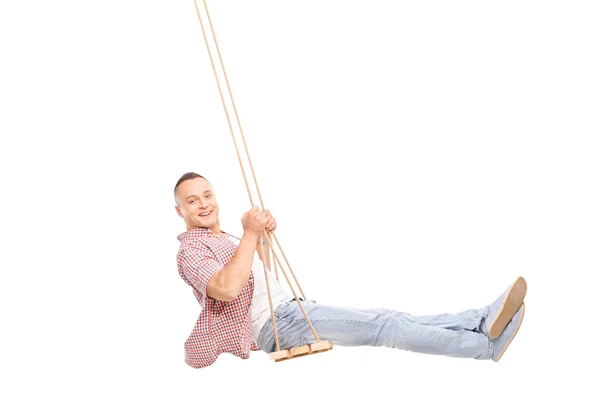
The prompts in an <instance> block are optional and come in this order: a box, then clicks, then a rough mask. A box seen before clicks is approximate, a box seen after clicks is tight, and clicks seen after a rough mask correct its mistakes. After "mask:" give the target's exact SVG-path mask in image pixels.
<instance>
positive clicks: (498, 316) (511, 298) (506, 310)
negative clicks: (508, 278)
mask: <svg viewBox="0 0 600 400" xmlns="http://www.w3.org/2000/svg"><path fill="white" fill-rule="evenodd" d="M526 293H527V282H525V279H524V278H523V277H521V276H520V277H518V278H517V279H516V280H515V281H514V282H513V284H512V285H510V287H509V288H508V289H506V290H505V291H504V293H502V295H501V296H500V297H498V298H497V299H496V301H494V302H493V303H492V304H490V305H489V306H488V315H487V317H486V318H485V319H484V321H483V323H482V324H481V332H482V333H484V334H486V335H488V336H489V337H491V338H492V339H497V338H498V337H499V336H500V334H501V333H502V331H503V330H504V328H505V327H506V325H507V324H508V323H509V321H510V320H511V319H512V318H513V315H515V313H516V312H517V311H518V310H519V307H521V304H523V301H524V300H525V294H526Z"/></svg>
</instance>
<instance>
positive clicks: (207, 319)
mask: <svg viewBox="0 0 600 400" xmlns="http://www.w3.org/2000/svg"><path fill="white" fill-rule="evenodd" d="M221 232H223V233H226V232H225V231H221ZM177 239H178V240H179V241H180V242H181V244H180V246H179V251H178V252H177V268H178V270H179V275H180V276H181V278H183V280H184V281H185V282H186V283H187V284H188V285H190V286H191V287H192V289H193V292H194V295H195V296H196V299H197V300H198V303H200V306H201V307H202V311H201V312H200V315H199V317H198V319H197V321H196V325H195V326H194V329H193V330H192V333H191V334H190V335H189V337H188V338H187V340H186V341H185V343H184V350H185V362H186V363H187V364H188V365H190V366H191V367H193V368H204V367H208V366H209V365H211V364H213V363H214V362H215V361H216V360H217V357H218V356H219V355H220V354H221V353H231V354H233V355H236V356H238V357H240V358H242V359H248V358H249V357H250V351H257V350H260V349H259V348H258V346H257V345H256V343H254V340H253V339H252V319H251V315H250V305H251V303H252V295H253V293H254V276H253V275H252V272H251V273H250V278H249V279H248V282H247V283H246V286H244V288H243V289H242V291H241V293H240V294H239V295H238V297H237V298H236V299H235V300H233V301H231V302H226V301H221V300H215V299H213V298H210V297H208V296H207V295H206V286H207V285H208V281H209V280H210V278H211V277H212V276H213V274H214V273H215V272H217V271H219V270H220V269H221V268H223V267H224V266H225V265H227V263H228V262H229V261H230V260H231V259H232V258H233V255H234V254H235V251H236V249H237V246H236V245H235V244H234V243H233V242H231V241H230V240H229V239H227V238H226V237H221V236H217V235H214V234H213V233H212V231H211V230H210V229H208V228H196V229H191V230H188V231H187V232H184V233H182V234H180V235H179V236H177Z"/></svg>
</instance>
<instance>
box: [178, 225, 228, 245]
mask: <svg viewBox="0 0 600 400" xmlns="http://www.w3.org/2000/svg"><path fill="white" fill-rule="evenodd" d="M221 233H224V234H225V235H228V236H229V233H228V232H225V231H224V230H222V229H221ZM209 236H216V235H215V234H214V233H213V232H212V230H211V229H210V228H193V229H189V230H187V231H185V232H183V233H180V234H179V235H177V239H178V240H179V241H180V242H181V241H184V240H187V239H197V238H200V237H209Z"/></svg>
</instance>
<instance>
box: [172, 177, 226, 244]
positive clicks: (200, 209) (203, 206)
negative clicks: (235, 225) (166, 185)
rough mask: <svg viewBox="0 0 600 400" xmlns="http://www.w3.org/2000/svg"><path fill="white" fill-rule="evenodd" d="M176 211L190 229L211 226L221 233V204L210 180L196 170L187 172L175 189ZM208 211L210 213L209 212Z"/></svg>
mask: <svg viewBox="0 0 600 400" xmlns="http://www.w3.org/2000/svg"><path fill="white" fill-rule="evenodd" d="M174 195H175V204H176V206H175V211H177V214H178V215H179V216H180V217H181V218H183V220H184V221H185V226H186V228H187V229H188V230H190V229H194V228H209V229H211V230H212V231H213V232H214V233H221V227H220V224H219V205H218V204H217V198H216V196H215V192H214V189H213V187H212V185H211V184H210V182H209V181H208V180H207V179H206V178H205V177H203V176H202V175H198V174H197V173H195V172H188V173H185V174H183V175H182V176H181V178H179V180H178V181H177V184H176V185H175V189H174ZM207 213H208V214H207Z"/></svg>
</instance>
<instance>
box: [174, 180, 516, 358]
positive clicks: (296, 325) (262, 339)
mask: <svg viewBox="0 0 600 400" xmlns="http://www.w3.org/2000/svg"><path fill="white" fill-rule="evenodd" d="M174 195H175V204H176V205H175V210H176V212H177V214H178V215H179V216H180V217H181V218H182V219H183V221H184V223H185V227H186V230H185V232H183V233H181V234H180V235H178V236H177V238H178V240H179V242H180V246H179V250H178V252H177V266H178V272H179V275H180V276H181V278H182V279H183V280H184V281H185V282H186V283H187V284H188V285H189V286H191V287H192V291H193V293H194V295H195V297H196V299H197V301H198V302H199V303H200V306H201V307H202V311H201V313H200V315H199V317H198V319H197V321H196V324H195V326H194V328H193V330H192V332H191V334H190V335H189V337H188V338H187V340H186V341H185V343H184V351H185V362H186V363H187V364H188V365H190V366H191V367H193V368H204V367H207V366H209V365H211V364H213V363H214V362H215V361H216V360H217V358H218V356H219V355H220V354H222V353H230V354H233V355H235V356H238V357H240V358H242V359H247V358H249V357H250V352H251V351H256V350H262V351H264V352H266V353H271V352H273V351H275V349H276V344H275V337H274V332H273V326H272V317H271V308H270V304H269V298H268V294H267V285H266V278H265V272H264V268H263V259H262V256H261V254H260V253H261V252H260V251H258V248H259V247H260V246H257V244H258V243H259V242H261V241H262V243H266V240H265V239H264V235H266V234H267V233H269V232H273V231H275V229H276V227H277V222H276V220H275V218H274V217H273V216H272V215H271V213H270V212H269V211H268V210H262V211H261V210H259V209H258V207H253V208H252V209H250V210H248V211H247V212H245V213H244V214H243V215H242V218H241V224H242V229H243V234H242V236H241V237H239V238H238V237H236V236H234V235H232V234H230V233H229V232H225V231H223V230H222V229H221V224H220V222H219V211H220V210H219V204H218V202H217V196H216V193H215V189H214V188H213V186H212V185H211V183H210V182H209V181H208V180H207V179H206V178H204V177H203V176H201V175H199V174H197V173H194V172H188V173H186V174H184V175H182V176H181V177H180V178H179V180H178V181H177V183H176V185H175V189H174ZM263 247H264V250H265V251H264V253H265V259H264V264H265V265H266V266H267V268H269V269H268V271H267V274H266V275H267V276H268V278H267V279H269V288H270V291H271V298H272V301H273V309H274V315H275V323H276V326H277V333H278V337H279V343H280V347H281V349H289V348H292V347H298V346H302V345H306V344H309V343H311V342H312V341H310V340H309V339H307V338H311V337H314V336H313V334H312V330H311V329H310V327H309V325H308V323H307V322H306V319H305V317H304V313H303V312H302V310H301V308H300V307H299V306H298V304H297V301H296V299H295V297H294V295H293V294H292V293H291V291H289V290H288V289H287V288H284V287H283V286H282V285H281V284H280V283H279V282H278V281H277V280H276V279H275V277H274V276H273V275H272V274H271V273H270V259H269V252H268V251H267V249H268V246H263ZM526 292H527V283H526V282H525V279H523V278H522V277H519V278H517V279H516V280H515V281H514V282H512V284H511V285H509V287H508V288H507V289H506V290H505V291H504V292H503V293H502V294H501V295H500V296H498V297H497V298H496V300H495V301H494V302H492V303H490V304H488V305H486V306H484V307H481V308H474V309H470V310H466V311H463V312H460V313H457V314H438V315H425V316H418V315H412V314H409V313H407V312H402V311H396V310H393V309H387V308H377V309H362V308H361V309H358V308H349V307H336V306H330V305H324V304H319V303H317V302H315V301H314V300H306V299H300V301H301V302H302V306H303V308H304V310H305V311H306V314H307V315H308V317H309V319H310V322H311V323H312V325H313V327H314V328H315V330H316V331H317V333H318V335H319V338H320V339H321V340H327V341H329V342H331V343H332V344H334V345H341V346H383V347H390V348H395V349H402V350H408V351H414V352H419V353H425V354H435V355H444V356H449V357H463V358H473V359H477V360H490V359H491V360H493V361H499V360H500V358H501V357H502V355H503V354H504V352H505V351H506V349H507V348H508V346H509V345H510V343H511V342H512V340H513V339H514V337H515V335H516V334H517V332H518V331H519V328H520V326H521V323H522V321H523V316H524V312H525V304H524V299H525V294H526ZM315 341H316V340H315Z"/></svg>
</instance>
